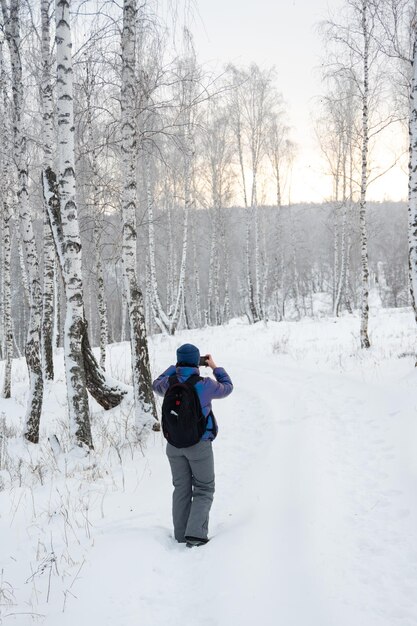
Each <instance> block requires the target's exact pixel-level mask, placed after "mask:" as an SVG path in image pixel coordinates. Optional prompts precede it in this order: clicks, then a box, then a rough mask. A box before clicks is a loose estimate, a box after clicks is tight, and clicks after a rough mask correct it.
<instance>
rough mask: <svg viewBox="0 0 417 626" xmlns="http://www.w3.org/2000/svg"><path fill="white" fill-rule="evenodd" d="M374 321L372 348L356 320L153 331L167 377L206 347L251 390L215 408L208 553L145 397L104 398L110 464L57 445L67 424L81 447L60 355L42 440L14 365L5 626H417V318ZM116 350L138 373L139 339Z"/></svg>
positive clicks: (100, 448)
mask: <svg viewBox="0 0 417 626" xmlns="http://www.w3.org/2000/svg"><path fill="white" fill-rule="evenodd" d="M370 329H371V341H372V343H373V347H372V349H371V350H369V351H367V352H361V351H360V350H359V348H358V339H357V335H358V319H357V318H352V317H344V318H342V319H338V320H336V319H328V318H327V319H321V320H305V321H302V322H298V323H295V322H293V323H269V324H268V325H267V326H265V325H263V324H259V325H256V326H251V327H250V326H248V325H247V324H246V323H245V322H244V321H242V320H235V321H233V322H232V323H230V324H229V325H228V326H226V327H223V328H207V329H205V330H201V331H190V332H181V333H179V334H178V335H177V336H176V337H162V336H157V337H154V338H153V339H152V340H151V345H150V348H151V361H152V369H153V372H154V374H155V375H157V374H159V373H160V371H161V370H162V369H164V368H165V367H166V366H167V365H169V364H170V363H172V362H173V361H174V355H175V349H176V348H177V346H178V345H179V344H180V343H183V342H185V341H191V342H193V343H195V344H197V345H198V346H199V347H200V350H201V352H202V353H205V352H211V353H212V354H213V356H214V358H215V360H216V361H217V362H218V364H219V365H222V366H224V367H225V368H226V369H227V371H228V372H229V373H230V375H231V377H232V379H233V382H234V385H235V389H234V392H233V394H232V395H231V396H230V397H229V398H227V399H225V400H222V401H218V402H217V403H215V405H214V410H215V413H216V415H217V417H218V421H219V425H220V433H219V436H218V439H217V440H216V442H215V444H214V449H215V462H216V495H215V501H214V505H213V509H212V515H211V524H210V534H211V537H212V539H211V541H210V543H208V544H207V545H206V546H204V547H202V548H193V549H191V550H190V549H187V548H186V547H185V546H183V545H178V544H176V543H175V542H174V540H173V539H172V530H171V514H170V507H171V489H172V488H171V481H170V471H169V466H168V462H167V460H166V457H165V452H164V442H163V440H162V437H161V435H160V434H158V433H151V435H150V436H149V438H148V441H147V443H146V446H145V448H142V449H141V448H140V447H139V446H138V445H135V444H134V442H133V440H134V435H133V432H132V430H133V429H132V415H131V407H130V406H129V403H128V402H126V403H125V404H124V406H122V407H121V408H117V409H115V410H114V411H110V412H107V413H106V412H104V411H101V410H100V409H99V407H97V405H95V404H94V405H92V410H93V419H94V423H93V428H94V438H95V446H96V449H95V452H94V453H93V454H92V455H91V458H88V459H83V458H77V454H76V452H74V451H72V452H71V451H70V452H65V453H57V452H55V453H54V452H53V450H52V448H51V446H50V444H49V443H48V442H47V435H48V434H53V433H55V434H57V435H58V438H59V439H60V441H61V444H62V446H63V447H64V448H65V449H66V448H67V445H68V443H69V442H68V440H67V438H68V432H67V428H66V420H65V389H64V384H63V367H62V363H61V362H59V361H58V376H57V379H58V381H57V382H55V383H54V385H52V386H51V387H50V388H49V390H48V399H47V403H46V407H45V419H44V422H43V426H42V440H43V443H42V445H41V446H38V447H36V446H32V445H29V446H26V445H24V444H23V443H22V441H21V439H20V438H19V437H15V436H14V435H16V434H18V433H20V432H21V421H22V416H23V414H24V408H25V389H26V373H25V367H24V363H23V362H22V361H19V362H15V364H14V383H15V388H14V389H15V391H14V399H12V400H10V401H4V400H1V401H0V433H4V432H6V434H7V438H4V437H3V439H2V440H0V487H1V489H2V490H1V491H0V623H4V624H9V623H10V624H19V625H26V624H32V623H39V624H45V625H47V626H69V625H71V626H72V625H74V624H77V626H95V625H97V626H98V625H99V626H107V625H108V626H110V625H111V626H137V625H140V626H155V625H157V626H165V625H166V626H180V625H181V626H184V625H185V626H226V625H227V626H230V625H231V624H239V625H243V626H245V625H249V624H250V625H251V626H252V625H253V624H254V623H256V624H259V625H260V626H276V625H277V624H280V625H282V626H397V625H398V626H415V625H416V624H417V531H416V529H417V453H416V452H417V419H416V418H417V415H416V410H417V384H416V383H417V371H416V370H415V369H414V361H415V358H414V357H413V355H414V354H415V353H416V349H417V345H416V332H415V323H414V320H413V317H412V314H411V312H410V310H396V311H386V310H385V311H380V312H378V314H377V315H374V316H373V317H372V319H371V325H370ZM108 356H109V363H110V368H111V372H112V374H113V375H114V376H118V377H120V378H121V379H122V380H125V381H128V378H129V374H128V371H129V355H128V350H127V346H126V345H123V344H119V345H113V346H110V347H109V351H108ZM208 373H209V372H208V371H207V375H208ZM0 375H1V371H0Z"/></svg>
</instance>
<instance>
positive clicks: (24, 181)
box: [1, 0, 43, 443]
mask: <svg viewBox="0 0 417 626" xmlns="http://www.w3.org/2000/svg"><path fill="white" fill-rule="evenodd" d="M1 7H2V13H3V21H4V28H5V34H6V40H7V43H8V47H9V52H10V60H11V68H12V93H13V144H14V147H13V149H14V154H15V158H16V162H17V169H18V190H17V205H18V211H19V222H20V230H21V238H22V244H23V248H24V253H25V260H26V268H27V275H28V283H29V297H30V303H29V308H30V319H29V329H28V336H27V341H26V347H25V356H26V361H27V365H28V370H29V394H28V406H27V412H26V418H25V429H24V436H25V438H26V439H27V440H28V441H30V442H32V443H38V441H39V423H40V417H41V411H42V396H43V376H42V366H41V347H40V328H41V315H42V310H41V309H42V292H41V283H40V273H39V260H38V253H37V249H36V242H35V235H34V231H33V224H32V215H31V210H30V204H29V190H28V169H27V152H26V143H27V139H26V134H25V131H24V121H23V78H22V59H21V39H20V17H19V10H20V3H19V0H10V3H9V6H7V2H6V0H1Z"/></svg>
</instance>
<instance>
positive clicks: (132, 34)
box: [121, 0, 156, 433]
mask: <svg viewBox="0 0 417 626" xmlns="http://www.w3.org/2000/svg"><path fill="white" fill-rule="evenodd" d="M136 17H137V5H136V0H124V3H123V30H122V89H121V105H122V159H123V172H124V186H123V194H122V216H123V267H124V277H125V288H126V295H127V306H128V318H129V325H130V346H131V358H132V382H133V391H134V398H135V425H136V428H137V429H138V431H139V433H140V432H141V431H142V429H143V428H144V426H145V425H146V424H147V423H149V420H150V419H151V420H153V419H156V407H155V400H154V395H153V391H152V379H151V373H150V366H149V354H148V343H147V336H146V328H145V312H144V303H143V294H142V291H141V289H140V288H139V284H138V280H137V274H136V267H137V252H136V245H137V232H136V204H137V191H136V168H135V165H136V151H137V129H136V115H135V108H134V107H135V102H136V77H135V62H136V56H135V40H136Z"/></svg>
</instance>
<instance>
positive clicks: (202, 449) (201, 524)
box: [167, 441, 214, 542]
mask: <svg viewBox="0 0 417 626" xmlns="http://www.w3.org/2000/svg"><path fill="white" fill-rule="evenodd" d="M167 456H168V460H169V463H170V465H171V472H172V484H173V485H174V493H173V495H172V518H173V522H174V535H175V539H176V540H177V541H180V542H183V541H185V537H187V536H190V537H200V538H202V539H207V533H208V521H209V513H210V508H211V505H212V502H213V494H214V459H213V448H212V443H211V441H199V442H198V443H196V444H195V446H190V447H189V448H175V447H174V446H172V445H171V444H169V443H168V444H167Z"/></svg>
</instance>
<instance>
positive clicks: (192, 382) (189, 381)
mask: <svg viewBox="0 0 417 626" xmlns="http://www.w3.org/2000/svg"><path fill="white" fill-rule="evenodd" d="M175 378H176V377H175ZM200 380H203V379H202V377H201V376H200V375H199V374H192V375H191V376H189V377H188V378H187V380H185V381H184V383H185V384H189V385H191V386H192V387H195V385H196V384H197V383H198V382H199V381H200Z"/></svg>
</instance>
